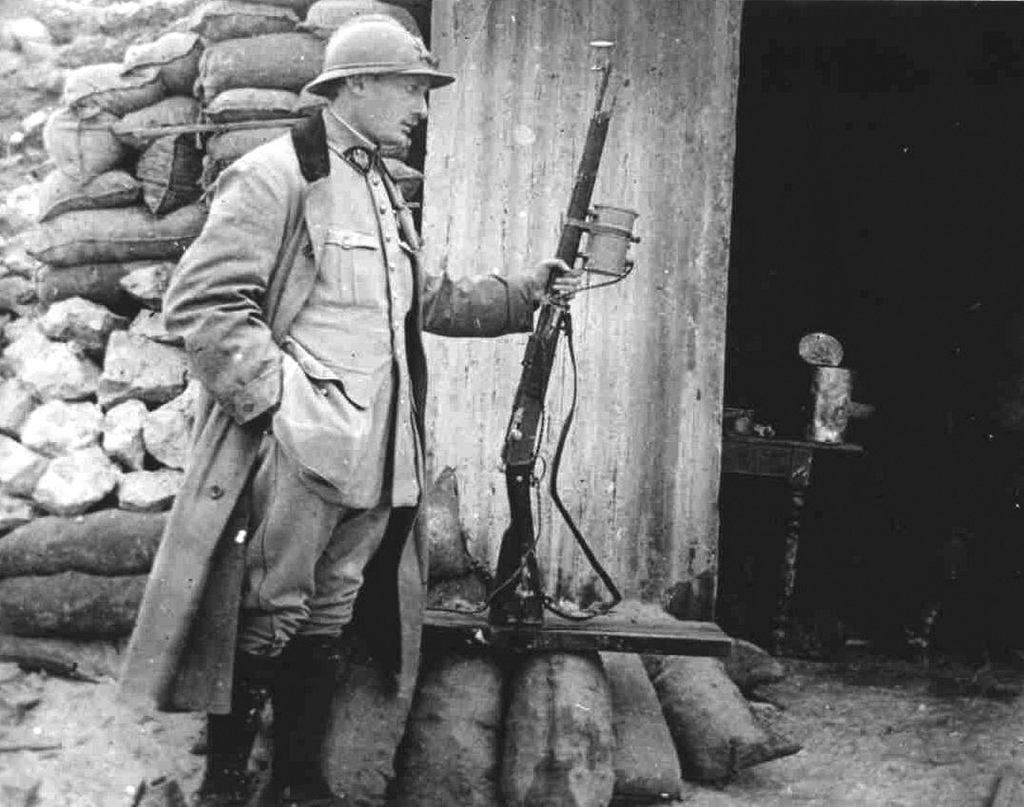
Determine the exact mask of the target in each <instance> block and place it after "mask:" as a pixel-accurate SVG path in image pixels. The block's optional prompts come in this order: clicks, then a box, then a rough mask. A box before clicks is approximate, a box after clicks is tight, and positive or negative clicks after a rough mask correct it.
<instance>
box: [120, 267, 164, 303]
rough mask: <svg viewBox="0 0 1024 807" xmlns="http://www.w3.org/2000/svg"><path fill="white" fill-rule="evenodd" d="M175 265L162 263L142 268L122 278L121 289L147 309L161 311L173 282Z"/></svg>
mask: <svg viewBox="0 0 1024 807" xmlns="http://www.w3.org/2000/svg"><path fill="white" fill-rule="evenodd" d="M174 266H175V264H173V263H168V262H162V263H153V264H149V265H148V266H140V267H139V268H138V269H133V270H132V271H131V272H129V273H128V274H126V275H125V276H124V277H122V278H121V280H120V283H121V288H123V289H124V290H125V292H126V293H127V294H128V296H130V297H132V298H134V299H136V300H138V301H139V302H140V303H142V304H143V305H144V306H146V307H147V308H152V309H154V310H157V311H159V310H160V308H161V307H162V306H163V300H164V293H165V292H166V291H167V285H168V283H170V282H171V274H172V273H173V271H174Z"/></svg>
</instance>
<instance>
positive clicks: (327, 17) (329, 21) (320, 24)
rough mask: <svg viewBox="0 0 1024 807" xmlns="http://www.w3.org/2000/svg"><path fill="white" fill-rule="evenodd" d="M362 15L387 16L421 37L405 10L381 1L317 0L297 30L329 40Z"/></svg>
mask: <svg viewBox="0 0 1024 807" xmlns="http://www.w3.org/2000/svg"><path fill="white" fill-rule="evenodd" d="M363 14H387V15H389V16H391V17H394V18H395V19H396V20H398V21H399V22H400V23H402V25H403V26H404V27H405V29H406V30H407V31H409V32H410V33H412V34H414V35H415V36H418V37H420V38H422V37H423V34H422V32H421V31H420V27H419V26H418V25H417V24H416V20H415V18H414V17H413V16H412V14H410V13H409V11H408V10H407V9H404V8H402V7H401V6H396V5H392V4H391V3H385V2H381V0H317V2H316V3H313V5H311V6H310V7H309V11H308V12H306V19H305V20H303V21H302V22H301V23H300V24H299V27H298V30H300V31H309V32H310V33H311V34H315V35H316V36H318V37H320V38H322V39H330V37H331V34H333V33H334V31H335V29H336V28H337V27H338V26H339V25H341V24H342V23H343V22H346V21H347V20H350V19H352V18H353V17H358V16H360V15H363Z"/></svg>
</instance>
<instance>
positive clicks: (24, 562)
mask: <svg viewBox="0 0 1024 807" xmlns="http://www.w3.org/2000/svg"><path fill="white" fill-rule="evenodd" d="M166 520H167V516H166V514H164V513H129V512H127V511H125V510H117V509H106V510H99V511H97V512H95V513H87V514H85V515H82V516H70V517H65V516H43V517H42V518H37V519H35V520H34V521H32V522H30V523H28V524H26V525H24V526H23V527H18V528H17V529H15V530H12V531H11V532H9V533H7V535H6V536H4V539H3V541H0V578H3V577H20V576H23V575H34V576H37V575H48V574H58V573H60V572H86V573H88V574H98V575H107V576H111V575H122V574H143V573H145V572H148V571H149V569H150V567H151V566H152V565H153V557H154V556H155V555H156V550H157V547H158V546H159V545H160V536H161V535H162V534H163V528H164V523H165V522H166Z"/></svg>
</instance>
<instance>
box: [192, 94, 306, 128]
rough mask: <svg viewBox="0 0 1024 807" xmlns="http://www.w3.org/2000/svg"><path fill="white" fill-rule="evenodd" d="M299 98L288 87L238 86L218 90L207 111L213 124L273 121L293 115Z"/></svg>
mask: <svg viewBox="0 0 1024 807" xmlns="http://www.w3.org/2000/svg"><path fill="white" fill-rule="evenodd" d="M298 101H299V96H298V95H297V94H296V93H293V92H289V91H288V90H264V89H261V88H258V87H238V88H236V89H233V90H224V92H222V93H218V95H217V97H216V98H214V99H213V100H212V101H210V103H208V104H207V105H206V109H205V110H203V112H204V114H205V116H206V119H207V120H209V121H210V122H211V123H235V122H237V121H250V120H273V119H274V118H290V117H293V116H294V115H295V114H296V113H295V107H296V105H297V104H298Z"/></svg>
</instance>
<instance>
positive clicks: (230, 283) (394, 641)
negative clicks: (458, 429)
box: [121, 116, 534, 713]
mask: <svg viewBox="0 0 1024 807" xmlns="http://www.w3.org/2000/svg"><path fill="white" fill-rule="evenodd" d="M343 170H346V171H347V170H349V167H348V166H343ZM330 171H331V161H330V158H329V152H328V145H327V138H326V132H325V126H324V121H323V119H322V117H321V116H314V117H312V118H311V119H310V120H309V121H308V122H307V123H303V124H301V125H299V126H297V127H295V129H294V130H293V131H292V133H291V134H290V135H285V136H283V137H281V138H278V139H276V140H274V141H272V142H270V143H268V144H266V145H264V146H261V147H259V148H258V149H256V150H254V151H252V152H250V153H249V154H247V155H246V156H245V157H243V158H241V159H240V160H239V161H238V162H236V163H235V164H234V165H232V166H231V167H230V168H228V169H227V171H226V173H225V176H224V178H223V179H222V184H225V183H226V185H227V186H228V187H232V186H233V190H232V191H231V192H229V193H227V194H225V195H224V196H221V194H220V191H219V190H218V192H217V194H215V196H214V200H213V203H212V205H211V208H210V215H209V218H208V220H207V223H206V226H205V227H204V230H203V233H202V234H201V235H200V237H199V238H198V239H197V240H196V241H195V242H194V243H193V244H192V246H191V247H190V248H189V250H188V251H187V252H186V254H185V256H184V257H183V258H182V261H181V263H180V265H179V268H178V271H177V272H176V274H175V278H174V280H173V282H172V286H171V288H170V289H169V291H168V295H167V301H166V304H165V317H166V319H167V324H168V328H169V330H171V331H172V332H177V333H179V334H181V335H182V336H184V338H185V344H186V350H187V352H188V354H189V361H190V368H191V370H192V373H193V375H194V376H195V377H197V378H199V379H200V380H201V381H202V386H203V388H204V392H203V394H202V395H201V398H200V400H199V403H198V406H197V411H196V420H195V426H194V430H193V437H192V447H191V451H190V455H189V461H188V467H187V468H186V473H185V480H184V483H183V486H182V488H181V490H180V492H179V494H178V496H177V498H176V500H175V503H174V506H173V508H172V510H171V512H170V514H169V517H168V522H167V527H166V530H165V533H164V537H163V540H162V542H161V546H160V549H159V551H158V553H157V556H156V559H155V561H154V564H153V568H152V571H151V572H150V576H149V582H148V585H147V588H146V592H145V595H144V597H143V601H142V605H141V609H140V613H139V618H138V621H137V624H136V627H135V630H134V632H133V634H132V638H131V640H130V642H129V646H128V649H127V654H126V662H125V665H124V668H123V672H122V676H121V687H122V691H123V692H124V693H125V694H126V695H127V696H130V697H139V696H142V697H143V698H144V699H145V700H147V701H148V702H149V703H150V704H151V705H153V704H155V705H156V707H157V708H158V709H161V710H166V711H207V712H221V713H223V712H226V711H228V710H229V707H230V694H231V674H232V665H233V657H234V644H235V638H236V632H237V622H238V606H239V602H240V596H241V586H242V570H243V563H244V537H245V536H244V535H243V534H242V528H243V527H244V525H245V523H246V518H245V517H246V513H245V492H246V488H247V482H248V480H249V477H250V474H251V472H252V469H253V467H254V464H255V461H256V456H257V451H258V446H259V442H260V440H261V439H262V432H261V430H260V428H258V426H257V425H256V424H258V423H259V422H260V415H261V414H262V413H264V412H266V411H267V410H268V409H269V408H271V407H273V405H274V404H275V403H276V402H277V400H278V398H279V397H280V384H281V351H280V347H279V346H278V345H279V342H280V339H281V338H282V337H283V336H284V335H285V334H286V333H287V330H288V327H289V325H290V323H291V322H292V321H293V320H294V318H295V316H296V314H297V313H298V312H299V311H300V310H301V309H302V306H303V305H304V304H305V303H306V300H307V299H308V297H309V294H310V292H311V290H312V288H313V285H314V282H315V279H316V275H317V271H318V268H319V254H320V252H321V249H322V246H323V238H324V233H325V232H326V231H327V230H328V229H329V228H330V227H332V226H335V225H336V224H337V222H335V221H333V220H332V200H331V195H332V194H333V193H337V187H338V186H337V182H336V181H334V182H332V181H331V180H332V177H331V176H330ZM333 179H334V180H336V179H337V177H334V178H333ZM350 180H351V192H352V193H366V192H367V191H366V188H365V184H364V183H365V178H364V177H362V176H360V175H359V174H358V172H356V171H355V170H354V169H353V172H352V175H351V177H350ZM243 200H244V206H245V209H239V207H238V205H239V203H240V202H241V201H243ZM414 258H415V259H414V261H413V272H414V279H415V283H414V289H415V291H414V297H415V299H414V301H413V305H412V308H411V310H410V312H409V314H408V315H407V318H406V328H405V333H406V342H407V344H406V354H407V357H408V362H409V372H410V377H411V381H412V389H413V400H414V410H415V417H416V418H417V421H418V426H419V434H420V435H421V436H422V435H423V434H424V433H425V430H424V428H423V427H424V424H423V412H424V405H425V399H426V384H427V370H426V360H425V356H424V351H423V344H422V337H421V334H422V331H423V330H429V331H433V332H436V333H440V334H443V335H449V336H496V335H500V334H503V333H511V332H516V331H528V330H530V328H531V327H532V313H533V309H534V303H533V293H532V288H531V284H530V281H529V280H526V279H524V280H521V281H513V280H506V279H505V278H502V277H499V276H498V275H494V274H491V275H486V276H478V277H476V278H474V279H471V280H470V279H462V280H458V281H456V280H453V279H452V278H451V277H449V276H448V275H447V274H446V273H445V274H439V275H430V274H427V273H425V272H424V271H423V269H422V266H421V264H420V260H419V253H418V252H416V254H415V255H414ZM394 526H395V528H394V529H390V530H389V534H388V536H387V537H386V538H385V541H384V544H383V545H382V548H381V550H380V551H379V552H378V555H377V557H375V558H374V560H373V561H372V562H371V565H370V568H369V569H368V570H367V575H366V582H365V584H364V586H363V589H362V591H361V593H360V595H359V600H358V601H357V607H356V622H357V624H358V623H360V622H363V623H366V621H367V620H366V619H365V617H363V616H361V615H365V614H370V615H372V624H371V625H368V626H369V627H372V630H364V631H362V633H363V634H364V635H365V638H366V640H367V642H368V644H369V645H370V647H371V650H372V651H373V652H374V656H375V657H376V658H377V659H378V660H379V662H380V663H381V664H383V665H384V666H385V667H386V668H387V669H388V670H389V671H390V672H391V673H392V674H394V676H395V682H396V683H397V684H398V686H397V688H396V689H397V690H398V691H400V692H402V693H403V694H404V695H405V696H408V695H409V693H410V692H411V688H412V686H413V685H414V683H415V677H416V671H417V664H418V658H419V645H420V632H421V626H422V609H423V604H424V601H425V591H426V583H427V569H428V559H427V547H426V546H424V545H422V542H420V541H418V540H415V539H413V540H409V535H410V533H413V534H414V531H412V530H411V522H410V520H408V519H406V520H404V521H403V523H400V524H399V523H395V525H394ZM366 626H367V625H365V624H364V627H366ZM403 700H405V698H403Z"/></svg>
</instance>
